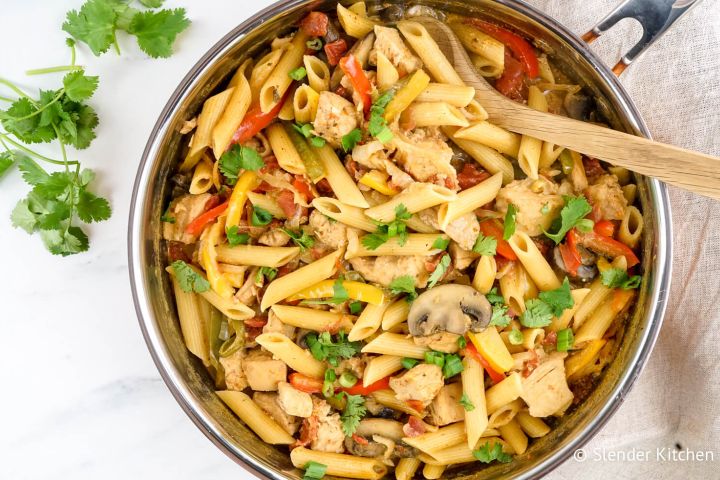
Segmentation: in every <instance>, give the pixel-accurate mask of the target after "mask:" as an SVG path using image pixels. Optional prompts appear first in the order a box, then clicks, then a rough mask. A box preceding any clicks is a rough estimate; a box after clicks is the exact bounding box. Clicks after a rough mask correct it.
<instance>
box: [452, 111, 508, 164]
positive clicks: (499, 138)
mask: <svg viewBox="0 0 720 480" xmlns="http://www.w3.org/2000/svg"><path fill="white" fill-rule="evenodd" d="M453 138H458V139H460V140H470V141H473V142H477V143H480V144H482V145H485V146H488V147H490V148H494V149H495V150H497V151H499V152H500V153H504V154H505V155H510V156H511V157H513V158H517V156H518V151H519V149H520V135H518V134H517V133H513V132H509V131H507V130H505V129H504V128H501V127H498V126H497V125H493V124H492V123H490V122H488V121H486V120H483V121H480V122H476V123H474V124H472V125H470V126H469V127H465V128H461V129H460V130H458V131H457V132H455V133H454V135H453Z"/></svg>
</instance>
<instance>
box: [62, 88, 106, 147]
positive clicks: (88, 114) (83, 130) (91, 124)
mask: <svg viewBox="0 0 720 480" xmlns="http://www.w3.org/2000/svg"><path fill="white" fill-rule="evenodd" d="M63 111H64V112H65V113H66V114H67V115H69V120H68V121H72V122H73V124H74V125H73V129H74V131H75V133H74V135H73V136H72V137H69V136H66V135H63V131H61V136H62V137H63V138H62V139H63V141H64V142H65V143H70V144H71V145H72V146H73V147H75V148H77V149H79V150H82V149H85V148H87V147H89V146H90V143H91V142H92V141H93V140H94V139H95V127H97V126H98V116H97V114H96V113H95V110H94V109H93V108H92V107H91V106H89V105H85V104H82V103H77V102H73V101H70V100H63Z"/></svg>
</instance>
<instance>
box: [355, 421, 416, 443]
mask: <svg viewBox="0 0 720 480" xmlns="http://www.w3.org/2000/svg"><path fill="white" fill-rule="evenodd" d="M355 433H356V434H357V435H360V436H361V437H372V436H373V435H382V436H383V437H386V438H389V439H391V440H400V439H402V438H403V437H404V436H405V434H404V433H403V424H402V423H400V422H398V421H395V420H387V419H384V418H363V419H362V420H360V424H359V425H358V427H357V429H356V430H355Z"/></svg>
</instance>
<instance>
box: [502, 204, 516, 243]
mask: <svg viewBox="0 0 720 480" xmlns="http://www.w3.org/2000/svg"><path fill="white" fill-rule="evenodd" d="M516 215H517V207H516V206H515V205H514V204H512V203H510V204H508V207H507V213H506V214H505V227H504V228H503V240H508V239H510V237H512V236H513V234H514V233H515V216H516Z"/></svg>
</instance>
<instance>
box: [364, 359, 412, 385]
mask: <svg viewBox="0 0 720 480" xmlns="http://www.w3.org/2000/svg"><path fill="white" fill-rule="evenodd" d="M402 368H403V366H402V357H396V356H394V355H379V356H377V357H373V358H372V360H370V361H369V362H368V364H367V366H366V367H365V371H364V372H363V386H364V387H368V386H370V385H372V384H373V383H375V382H377V381H378V380H382V379H383V378H385V377H387V376H390V375H392V374H393V373H395V372H397V371H398V370H401V369H402Z"/></svg>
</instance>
